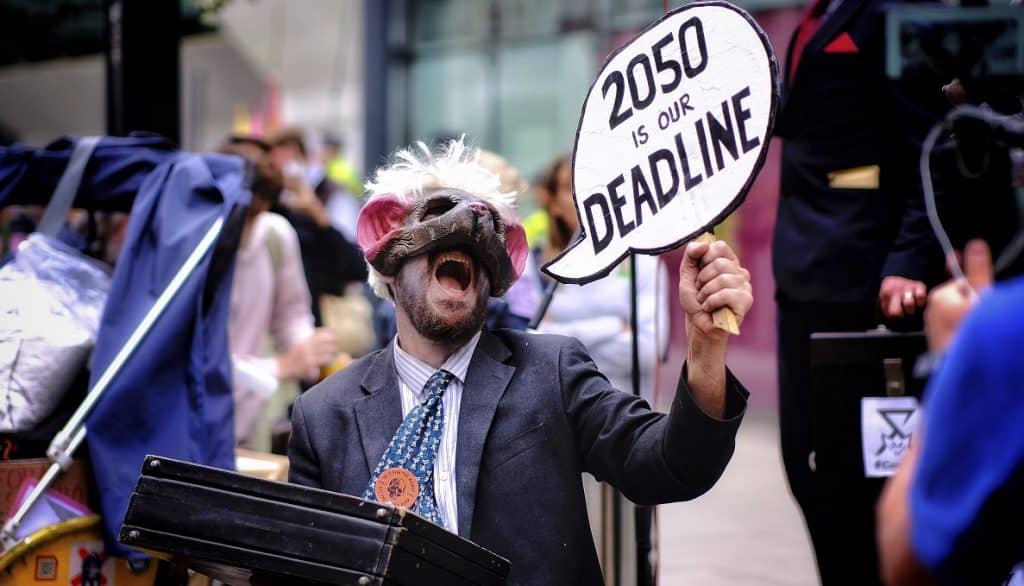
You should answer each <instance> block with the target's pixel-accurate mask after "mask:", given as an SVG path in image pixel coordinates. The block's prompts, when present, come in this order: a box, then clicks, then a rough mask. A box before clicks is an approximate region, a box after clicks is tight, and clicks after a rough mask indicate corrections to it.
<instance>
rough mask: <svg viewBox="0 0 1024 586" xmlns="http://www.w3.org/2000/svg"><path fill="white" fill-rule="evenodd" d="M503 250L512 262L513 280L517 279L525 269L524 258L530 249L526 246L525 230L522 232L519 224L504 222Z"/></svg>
mask: <svg viewBox="0 0 1024 586" xmlns="http://www.w3.org/2000/svg"><path fill="white" fill-rule="evenodd" d="M505 250H506V251H508V258H509V259H510V260H511V261H512V270H514V271H515V273H516V276H515V278H516V279H518V278H519V276H520V275H522V274H523V269H525V268H526V257H527V256H529V254H530V247H529V245H527V244H526V230H523V226H522V224H520V223H519V222H505Z"/></svg>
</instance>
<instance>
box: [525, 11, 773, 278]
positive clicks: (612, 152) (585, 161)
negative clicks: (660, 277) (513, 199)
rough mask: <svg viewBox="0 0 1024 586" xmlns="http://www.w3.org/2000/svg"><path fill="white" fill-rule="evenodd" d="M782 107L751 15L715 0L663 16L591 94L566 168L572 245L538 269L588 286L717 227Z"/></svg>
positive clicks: (746, 181) (609, 67) (744, 185)
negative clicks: (629, 260) (575, 233)
mask: <svg viewBox="0 0 1024 586" xmlns="http://www.w3.org/2000/svg"><path fill="white" fill-rule="evenodd" d="M778 99H779V67H778V62H777V61H776V58H775V52H774V50H773V49H772V46H771V44H770V43H769V42H768V37H767V35H765V33H764V31H763V30H761V28H760V27H759V26H758V25H757V23H756V22H754V20H753V19H752V18H751V17H750V15H749V14H747V13H746V12H744V11H743V10H741V9H740V8H737V7H736V6H733V5H731V4H729V3H727V2H716V1H711V2H695V3H692V4H687V5H685V6H682V7H680V8H677V9H675V10H672V11H671V12H668V13H667V14H665V16H663V17H662V18H660V19H659V20H658V21H657V22H655V23H654V24H652V25H651V26H650V27H648V28H647V29H645V30H644V31H643V32H642V33H640V34H639V35H638V36H637V37H636V38H634V39H633V40H632V41H630V42H629V43H628V44H626V45H625V46H623V47H622V48H620V49H619V50H618V51H616V52H615V53H613V54H612V55H611V56H610V57H609V58H608V60H607V62H606V63H605V65H604V68H602V69H601V72H600V73H599V74H598V76H597V79H596V80H595V81H594V84H593V85H592V86H591V88H590V92H589V93H588V95H587V100H586V102H584V104H583V112H582V114H581V116H580V123H579V126H578V128H577V131H576V144H575V147H574V149H573V160H572V182H573V198H574V200H575V202H576V214H577V216H578V217H579V219H580V237H579V238H578V239H577V240H576V241H574V242H573V243H572V244H570V246H569V247H568V248H566V250H565V251H563V252H562V254H561V255H559V256H558V257H557V258H555V259H554V260H552V261H551V262H550V263H548V264H547V265H545V266H544V268H543V270H544V272H546V273H547V274H549V275H551V276H552V277H554V278H555V279H558V280H559V281H561V282H564V283H581V284H582V283H587V282H590V281H593V280H595V279H598V278H601V277H603V276H605V275H607V274H608V273H609V272H610V271H611V270H612V268H614V267H615V266H617V265H618V264H619V262H620V261H621V260H622V259H623V258H624V257H625V256H626V255H627V254H629V253H630V252H639V253H644V254H657V253H661V252H665V251H666V250H670V249H672V248H675V247H676V246H679V245H680V244H682V243H683V242H686V241H687V240H689V239H691V238H692V237H694V236H696V235H697V234H700V233H702V232H705V231H707V230H708V229H709V227H711V226H714V225H715V224H717V223H718V222H719V221H721V220H722V219H723V218H725V216H727V215H728V214H729V213H730V212H732V210H733V209H735V208H736V206H738V205H739V204H740V203H742V201H743V198H744V197H745V196H746V193H747V191H748V190H749V189H750V185H751V184H752V183H753V181H754V177H755V176H756V175H757V172H758V170H759V169H760V168H761V165H762V164H763V163H764V159H765V156H766V155H767V153H768V139H769V137H770V136H771V131H772V125H773V124H774V121H775V110H776V107H777V103H778Z"/></svg>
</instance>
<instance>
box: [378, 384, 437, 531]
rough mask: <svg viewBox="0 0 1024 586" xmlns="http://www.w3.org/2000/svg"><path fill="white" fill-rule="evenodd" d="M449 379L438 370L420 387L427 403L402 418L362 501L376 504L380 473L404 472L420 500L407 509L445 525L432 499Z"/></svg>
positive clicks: (433, 498)
mask: <svg viewBox="0 0 1024 586" xmlns="http://www.w3.org/2000/svg"><path fill="white" fill-rule="evenodd" d="M452 378H454V375H453V374H452V373H450V372H448V371H447V370H438V371H437V372H435V373H434V374H432V375H430V378H429V379H427V384H426V385H424V386H423V390H424V391H425V393H426V395H427V399H426V400H425V401H424V402H422V403H420V404H419V405H417V406H416V407H415V408H413V410H412V411H410V412H409V414H408V415H406V416H405V420H403V421H402V425H400V426H399V427H398V431H396V432H395V436H394V437H393V438H391V443H390V444H388V449H387V450H385V451H384V455H383V456H382V457H381V459H380V462H378V463H377V469H376V470H374V471H373V475H372V476H370V484H369V486H367V487H366V492H365V493H364V494H363V498H365V499H369V500H378V499H377V498H376V490H375V486H376V484H377V479H378V478H379V477H380V475H381V473H382V472H384V471H385V470H388V469H390V468H396V467H400V468H405V469H406V470H408V471H410V472H412V473H413V475H414V476H416V480H417V481H418V482H419V496H418V497H417V498H416V503H415V504H414V505H413V506H412V507H410V508H411V509H412V510H414V511H416V513H418V514H419V515H420V516H421V517H424V518H426V519H427V520H428V521H430V522H431V523H434V524H437V525H441V526H443V525H444V522H443V521H442V519H441V514H440V513H439V512H438V510H437V500H436V498H435V496H434V461H435V460H436V459H437V448H438V446H439V445H440V443H441V431H442V430H443V429H444V408H443V405H442V403H441V395H443V394H444V390H445V389H446V388H448V383H450V382H451V381H452Z"/></svg>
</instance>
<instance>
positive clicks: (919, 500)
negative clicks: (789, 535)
mask: <svg viewBox="0 0 1024 586" xmlns="http://www.w3.org/2000/svg"><path fill="white" fill-rule="evenodd" d="M965 268H966V273H967V280H968V281H969V282H972V285H973V286H972V287H965V286H964V283H962V282H951V283H949V284H947V285H945V286H943V287H940V288H939V289H937V290H936V291H935V292H933V293H932V294H931V296H930V298H929V310H928V314H926V318H925V320H926V324H927V328H928V334H929V343H930V345H931V347H932V348H933V350H942V346H943V344H945V342H946V340H947V339H948V338H949V337H950V333H951V332H950V331H949V330H948V328H946V327H944V326H945V325H947V324H948V323H949V320H948V319H947V318H948V317H949V316H952V317H953V319H954V320H955V319H956V317H957V316H958V315H960V314H962V313H964V311H965V309H966V308H968V307H969V306H970V305H972V304H973V303H974V298H975V293H974V291H976V290H980V289H983V288H985V286H986V285H987V284H988V283H990V282H991V278H992V277H991V275H992V260H991V255H990V254H989V253H988V249H987V247H985V246H984V245H982V244H979V243H971V244H969V245H968V249H967V251H966V253H965ZM958 299H959V302H958V301H957V300H958ZM1022 304H1024V277H1017V278H1016V279H1013V280H1010V281H1006V282H1003V283H1000V284H997V285H995V286H992V287H990V288H989V289H988V290H987V291H986V292H984V293H983V294H982V295H981V297H980V299H978V301H977V305H976V306H974V307H973V308H972V309H970V311H969V312H968V313H967V316H966V318H965V319H964V321H963V325H962V326H961V327H960V328H959V330H958V331H957V332H956V333H955V334H954V335H952V336H951V342H950V345H949V349H948V351H947V353H946V355H945V357H944V358H943V359H942V364H941V366H940V368H939V370H938V372H937V373H936V374H935V376H934V377H933V379H932V381H931V382H930V384H929V387H928V389H927V391H926V394H925V398H924V408H925V415H926V418H925V423H924V429H923V430H922V431H921V432H919V434H918V436H917V437H915V442H914V444H913V445H912V446H911V450H910V451H909V452H908V454H907V457H906V459H905V461H904V462H903V464H902V465H901V467H900V469H899V470H898V471H897V473H896V474H895V475H894V476H893V478H892V479H891V480H890V482H889V483H888V484H887V486H886V489H885V491H884V492H883V495H882V497H881V500H880V504H879V508H878V528H879V530H878V547H879V559H880V561H881V566H882V574H883V578H884V579H885V581H886V583H888V584H935V583H937V584H1002V583H1003V582H1004V581H1005V580H1006V579H1007V577H1008V576H1009V574H1010V572H1011V569H1012V568H1013V566H1014V564H1016V563H1018V562H1020V561H1022V560H1024V531H1022V527H1024V525H1022V524H1021V521H1022V520H1024V360H1021V356H1022V355H1021V348H1022V346H1024V312H1022V311H1021V306H1022Z"/></svg>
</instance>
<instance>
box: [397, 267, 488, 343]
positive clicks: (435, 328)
mask: <svg viewBox="0 0 1024 586" xmlns="http://www.w3.org/2000/svg"><path fill="white" fill-rule="evenodd" d="M403 268H404V267H403ZM431 279H433V276H432V275H431V274H430V273H429V272H428V271H424V272H422V273H420V275H419V278H415V277H414V276H413V275H411V274H410V271H405V270H399V271H398V274H397V275H396V278H395V287H394V291H393V293H394V298H395V304H396V305H398V306H400V307H402V308H403V309H404V310H405V312H406V314H407V315H408V316H409V321H410V322H411V323H412V326H413V327H414V328H416V331H417V332H419V334H420V335H421V336H423V337H424V338H427V339H428V340H432V341H434V342H445V343H453V344H456V345H458V346H461V345H463V344H465V343H466V342H468V341H469V340H470V339H471V338H472V337H473V336H474V335H476V333H477V332H479V331H480V330H481V328H483V325H484V322H485V321H486V319H487V299H488V297H489V292H490V290H491V284H490V280H489V279H488V278H487V275H486V272H485V271H478V274H477V278H476V295H474V302H473V304H472V305H471V306H470V305H469V304H468V303H466V302H463V301H453V300H442V301H439V302H436V303H435V305H434V306H431V303H430V301H429V300H428V298H427V295H428V293H429V291H430V281H431Z"/></svg>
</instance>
